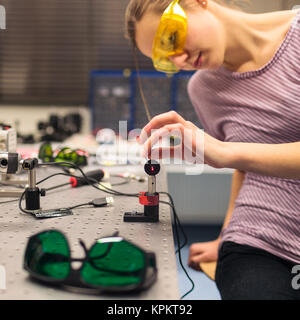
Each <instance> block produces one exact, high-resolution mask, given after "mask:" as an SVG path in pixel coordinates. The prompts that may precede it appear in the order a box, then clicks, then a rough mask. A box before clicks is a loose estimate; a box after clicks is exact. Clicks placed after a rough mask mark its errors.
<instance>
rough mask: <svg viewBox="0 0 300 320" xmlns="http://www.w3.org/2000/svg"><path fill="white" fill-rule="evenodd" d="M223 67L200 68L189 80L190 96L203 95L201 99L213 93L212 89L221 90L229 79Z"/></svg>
mask: <svg viewBox="0 0 300 320" xmlns="http://www.w3.org/2000/svg"><path fill="white" fill-rule="evenodd" d="M224 76H225V75H224V72H223V71H222V67H220V68H219V69H216V70H199V71H197V72H195V73H194V74H193V76H192V77H191V79H190V80H189V82H188V86H187V90H188V93H189V95H190V97H193V96H199V95H201V99H205V97H207V96H209V95H211V94H212V90H213V91H216V90H221V87H223V86H224V85H225V84H226V83H227V81H228V79H226V81H225V78H224Z"/></svg>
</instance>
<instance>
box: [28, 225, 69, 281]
mask: <svg viewBox="0 0 300 320" xmlns="http://www.w3.org/2000/svg"><path fill="white" fill-rule="evenodd" d="M69 258H70V250H69V246H68V242H67V240H66V238H65V237H64V235H63V234H61V233H60V232H57V231H54V230H53V231H47V232H43V233H41V234H38V235H36V236H35V237H32V238H31V239H30V241H29V243H28V245H27V249H26V253H25V262H26V264H27V266H28V267H29V269H30V270H31V271H32V272H35V273H37V274H39V275H43V276H49V277H51V278H55V279H64V278H66V277H67V276H68V275H69V272H70V262H69Z"/></svg>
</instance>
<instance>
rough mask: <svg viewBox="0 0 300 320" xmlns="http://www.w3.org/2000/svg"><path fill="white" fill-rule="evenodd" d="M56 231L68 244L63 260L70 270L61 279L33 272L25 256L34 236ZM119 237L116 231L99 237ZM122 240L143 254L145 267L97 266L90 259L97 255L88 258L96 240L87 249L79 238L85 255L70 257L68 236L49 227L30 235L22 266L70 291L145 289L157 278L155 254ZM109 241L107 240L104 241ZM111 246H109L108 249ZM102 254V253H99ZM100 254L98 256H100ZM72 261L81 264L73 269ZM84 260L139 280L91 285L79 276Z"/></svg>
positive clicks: (92, 292) (123, 291)
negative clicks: (108, 284)
mask: <svg viewBox="0 0 300 320" xmlns="http://www.w3.org/2000/svg"><path fill="white" fill-rule="evenodd" d="M53 231H55V232H58V233H60V234H61V235H62V236H63V237H64V238H65V240H66V242H67V245H68V249H69V254H70V256H69V258H68V259H67V260H65V261H64V262H69V263H70V271H69V274H68V276H67V277H66V278H63V279H57V278H54V277H51V276H45V275H41V274H39V273H36V272H34V271H33V270H32V269H31V268H30V266H29V265H28V259H27V256H28V254H29V252H28V250H29V247H30V246H29V245H30V242H31V241H34V239H35V238H36V237H38V236H39V235H41V234H43V233H47V232H53ZM117 237H118V238H119V236H118V232H116V233H114V234H113V235H112V236H107V237H103V238H100V239H99V240H101V239H106V238H117ZM121 238H122V241H125V242H127V243H129V244H130V245H133V246H135V247H136V248H137V249H139V250H140V251H141V252H142V253H143V255H144V259H145V260H144V261H145V267H144V268H143V269H141V270H139V271H134V272H122V271H114V270H107V269H103V268H99V267H97V266H96V265H94V264H93V262H92V260H94V259H95V260H96V259H99V256H98V257H93V258H89V256H88V254H89V252H90V251H91V249H92V248H93V247H94V246H95V245H96V244H97V242H94V243H93V244H92V245H91V247H90V249H87V247H86V245H85V243H84V242H83V240H81V239H79V243H80V245H81V246H82V247H83V249H84V252H85V257H84V258H72V257H71V250H70V243H69V241H68V238H67V237H66V235H65V234H64V233H63V232H62V231H60V230H57V229H49V230H44V231H42V232H39V233H37V234H34V235H32V236H30V238H29V239H28V242H27V245H26V250H25V254H24V259H23V268H24V269H25V270H26V271H28V272H29V275H30V276H31V277H32V278H33V279H35V280H38V281H40V282H43V283H47V284H50V285H55V286H62V287H65V288H66V289H70V290H72V291H74V290H76V291H79V292H80V291H83V292H85V293H91V294H99V293H127V292H135V291H142V290H145V289H147V288H149V287H150V286H151V285H152V284H153V283H154V282H155V281H156V279H157V267H156V256H155V253H154V252H150V251H145V250H144V249H143V248H141V247H140V246H138V245H136V244H134V243H132V242H131V241H128V240H126V239H125V238H124V237H121ZM106 243H109V242H106ZM113 243H115V242H114V241H112V242H110V244H113ZM110 248H111V246H110V247H109V249H110ZM50 255H51V256H55V255H56V254H51V253H50ZM57 256H60V257H62V255H59V254H57ZM101 256H103V255H101ZM101 256H100V257H101ZM63 257H64V258H66V257H65V256H63ZM72 262H82V264H81V266H80V267H79V268H76V269H74V268H73V267H72ZM85 262H89V263H90V264H91V266H92V267H94V268H95V269H97V270H100V271H109V272H111V273H116V274H127V275H137V274H138V275H139V277H140V279H141V281H140V282H139V283H135V284H130V285H124V286H107V287H106V286H103V285H92V284H90V283H87V282H85V280H84V279H83V278H82V276H81V271H82V269H83V267H84V263H85ZM150 269H153V272H152V273H151V274H150V276H147V272H148V271H149V270H150Z"/></svg>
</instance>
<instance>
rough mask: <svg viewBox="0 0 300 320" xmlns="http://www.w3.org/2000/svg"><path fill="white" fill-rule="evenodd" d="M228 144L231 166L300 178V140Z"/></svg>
mask: <svg viewBox="0 0 300 320" xmlns="http://www.w3.org/2000/svg"><path fill="white" fill-rule="evenodd" d="M225 143H226V142H225ZM227 144H228V145H227V148H228V149H227V156H228V158H227V159H229V161H228V167H230V168H235V169H239V170H242V171H250V172H255V173H258V174H263V175H267V176H273V177H278V178H287V179H300V141H299V142H290V143H282V144H260V143H242V142H228V143H227Z"/></svg>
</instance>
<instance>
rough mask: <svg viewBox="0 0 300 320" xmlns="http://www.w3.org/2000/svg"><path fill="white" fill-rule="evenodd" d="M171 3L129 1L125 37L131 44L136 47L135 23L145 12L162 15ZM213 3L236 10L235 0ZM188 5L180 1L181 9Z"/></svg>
mask: <svg viewBox="0 0 300 320" xmlns="http://www.w3.org/2000/svg"><path fill="white" fill-rule="evenodd" d="M171 1H172V0H130V2H129V4H128V6H127V9H126V13H125V37H126V38H127V39H129V40H131V42H132V44H133V45H134V46H135V47H136V41H135V29H136V23H137V22H139V21H140V20H141V19H142V18H143V16H144V14H145V13H146V12H149V11H151V12H153V13H157V14H162V13H163V12H164V10H165V9H166V8H167V7H168V5H169V4H170V3H171ZM210 1H211V0H210ZM213 1H214V2H216V3H218V4H221V5H223V6H226V7H229V8H237V7H236V6H235V3H236V2H237V1H236V0H231V1H229V3H228V1H226V0H213ZM189 3H190V1H188V0H181V1H180V5H181V6H182V7H183V8H188V7H189V6H188V4H189Z"/></svg>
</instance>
